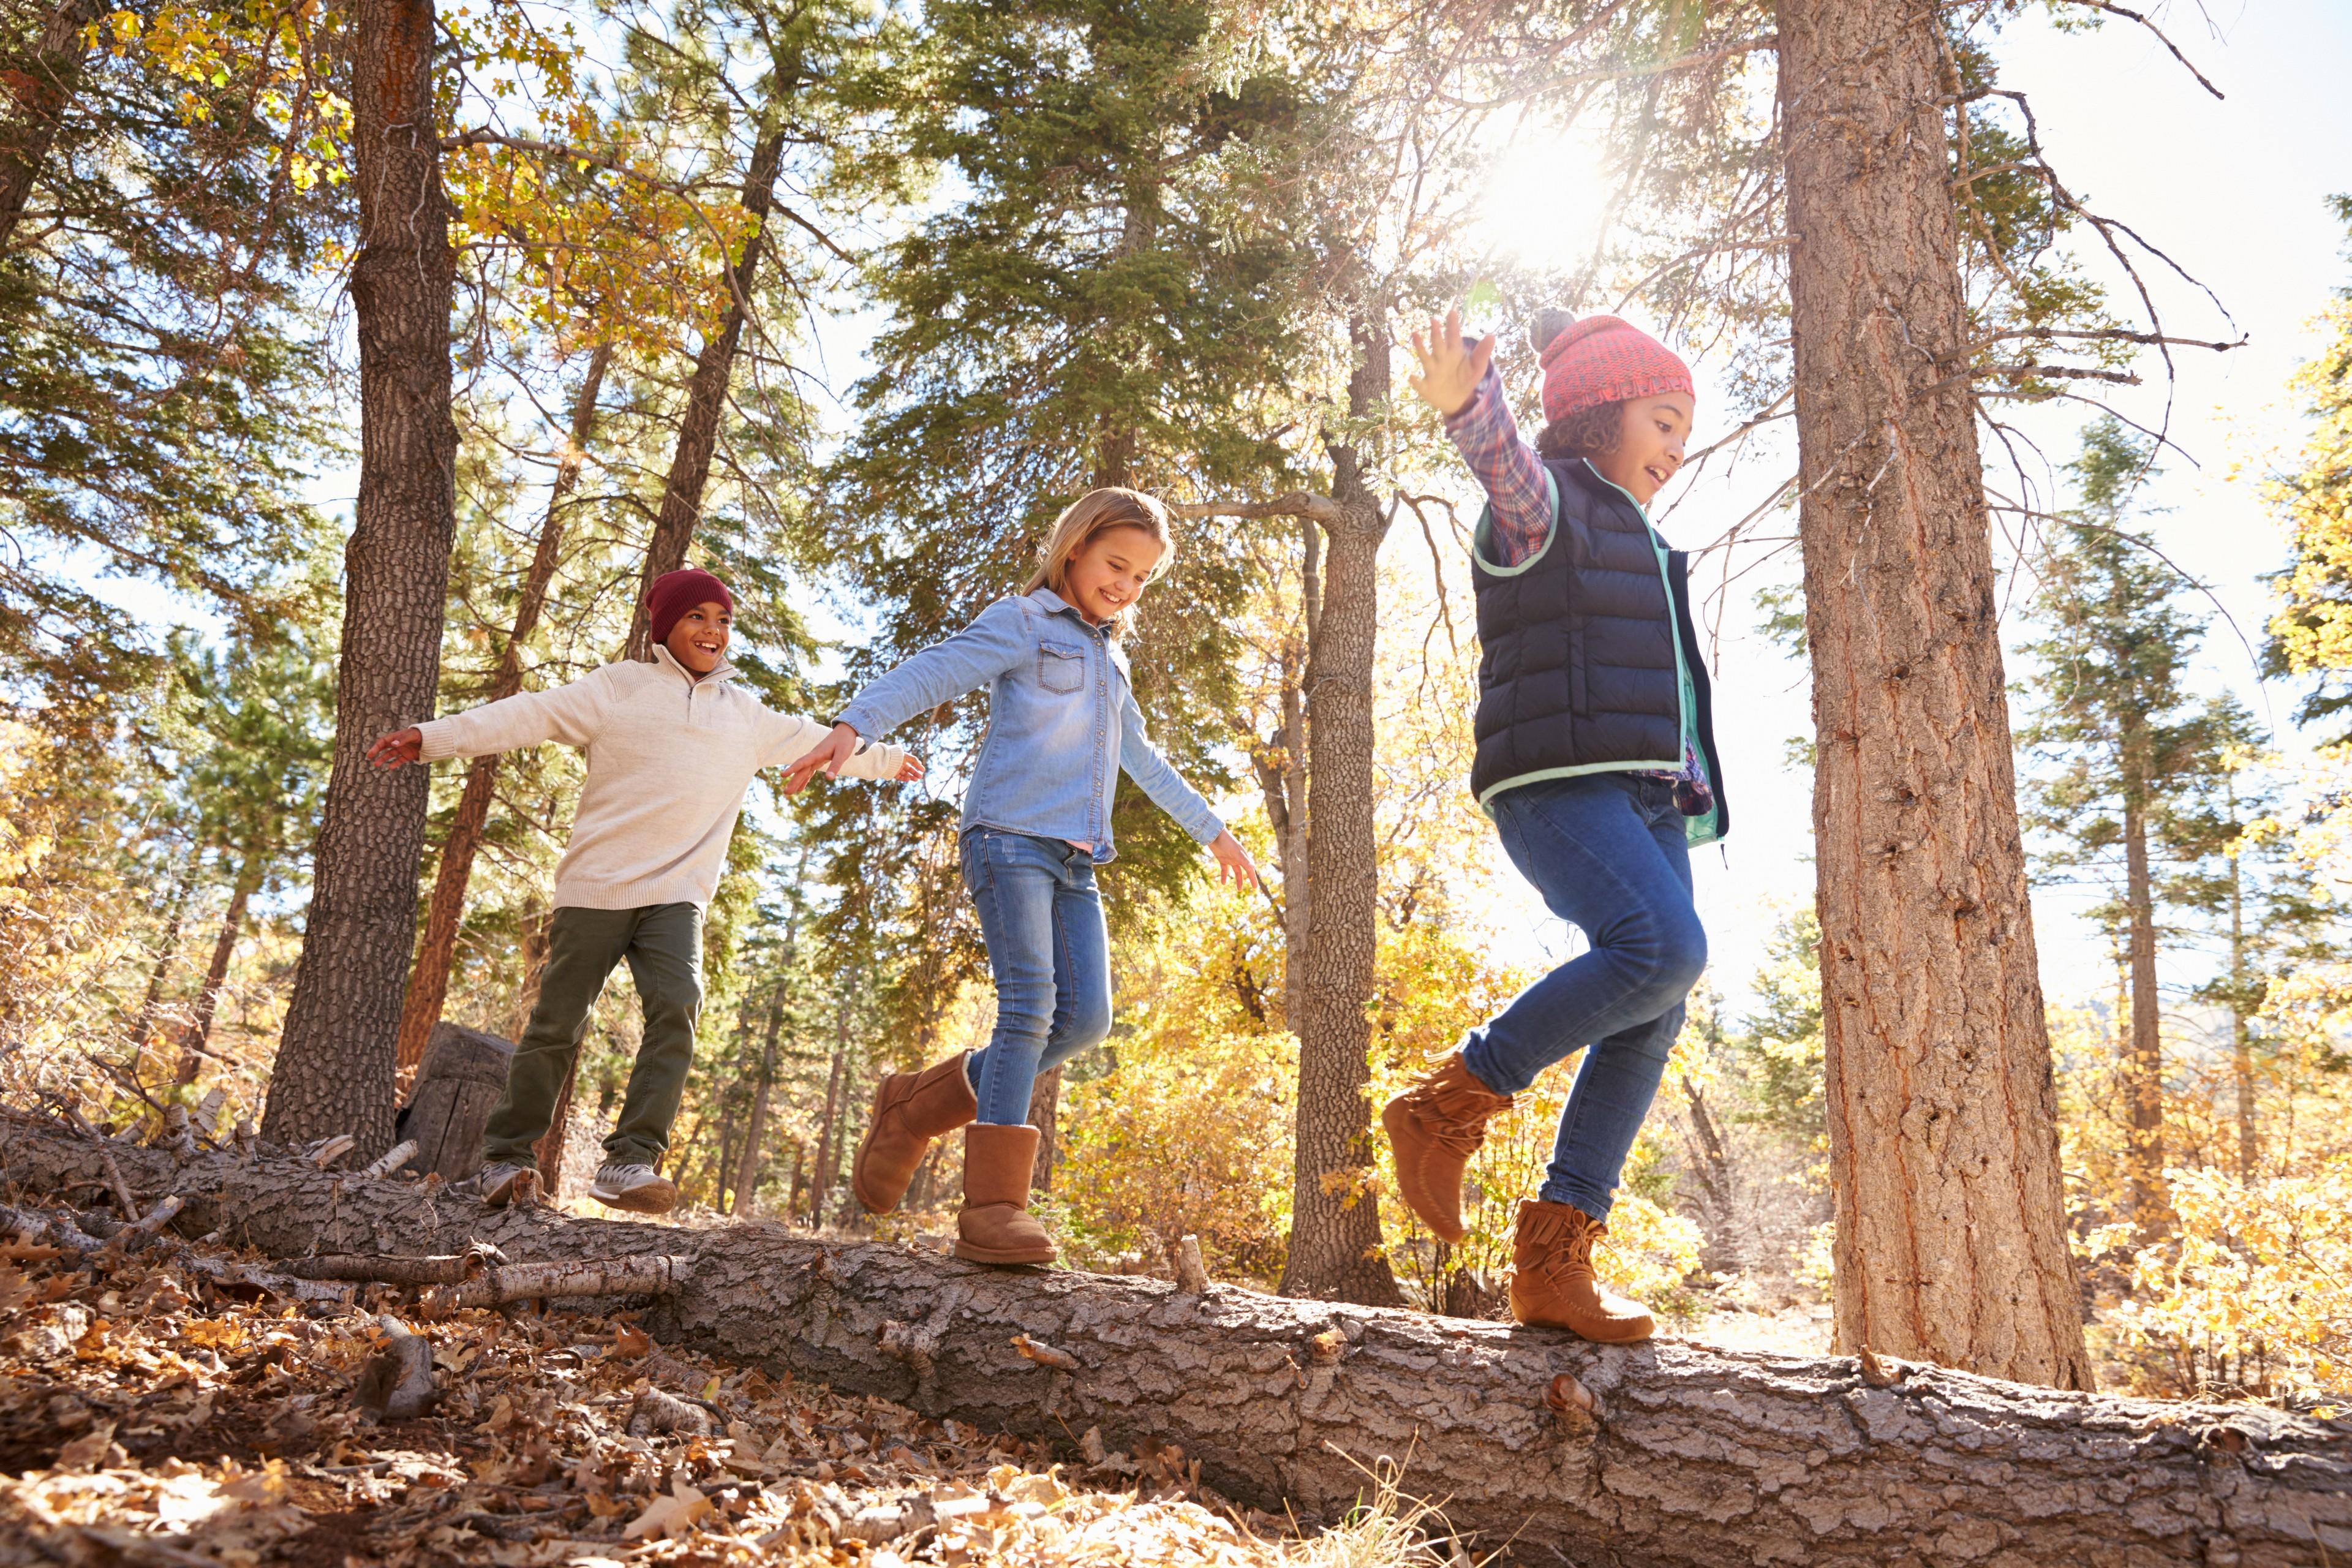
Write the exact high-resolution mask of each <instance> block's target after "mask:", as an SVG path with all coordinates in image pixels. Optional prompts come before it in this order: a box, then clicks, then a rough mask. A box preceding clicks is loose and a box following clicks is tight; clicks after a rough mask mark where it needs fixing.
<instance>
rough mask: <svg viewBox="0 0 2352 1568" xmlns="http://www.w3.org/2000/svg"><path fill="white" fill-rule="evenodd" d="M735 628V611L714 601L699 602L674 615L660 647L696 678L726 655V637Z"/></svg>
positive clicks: (707, 672)
mask: <svg viewBox="0 0 2352 1568" xmlns="http://www.w3.org/2000/svg"><path fill="white" fill-rule="evenodd" d="M734 629H735V614H734V612H733V611H731V610H730V609H729V608H728V607H727V606H726V605H722V604H719V603H718V602H717V601H716V600H713V601H710V602H709V603H707V604H700V605H695V606H694V608H692V609H690V610H688V611H687V612H686V614H684V615H682V616H678V618H677V625H676V626H672V627H670V629H669V636H668V637H667V638H666V639H665V640H664V641H663V643H662V646H663V647H666V648H667V649H669V656H670V657H671V658H674V659H676V660H677V662H678V663H680V664H682V665H684V666H686V668H687V673H688V674H689V675H692V676H693V677H694V678H695V679H698V680H699V679H702V677H704V676H706V675H709V673H710V672H711V671H712V670H714V669H717V668H719V660H720V659H722V658H726V657H727V639H728V637H730V635H731V634H732V633H733V631H734Z"/></svg>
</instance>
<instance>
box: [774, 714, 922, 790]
mask: <svg viewBox="0 0 2352 1568" xmlns="http://www.w3.org/2000/svg"><path fill="white" fill-rule="evenodd" d="M856 754H857V731H856V730H855V729H853V728H852V727H850V726H849V725H847V724H835V726H834V727H833V733H832V734H830V735H827V736H826V737H825V738H824V740H822V741H819V742H817V743H816V750H814V751H813V752H810V753H809V754H808V755H806V756H804V757H803V758H802V759H801V760H800V761H799V762H796V763H793V765H792V766H790V767H788V768H786V769H785V770H784V793H785V794H786V795H798V794H800V793H801V791H803V790H804V789H806V788H808V782H809V780H811V779H813V778H814V777H815V776H816V772H817V770H818V769H819V768H823V769H824V776H825V777H827V778H829V779H837V778H839V777H840V776H841V764H842V763H845V762H847V761H849V759H850V758H852V757H854V756H856ZM907 760H908V762H910V763H911V762H914V761H915V760H914V759H913V758H912V757H909V758H908V759H907ZM915 768H916V772H917V775H918V776H920V773H921V770H922V763H915ZM901 776H904V770H901Z"/></svg>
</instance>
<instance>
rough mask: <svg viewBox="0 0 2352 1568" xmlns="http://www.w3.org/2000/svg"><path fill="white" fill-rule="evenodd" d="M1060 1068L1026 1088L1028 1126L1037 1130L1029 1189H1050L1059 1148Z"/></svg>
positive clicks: (1050, 1190) (1060, 1120)
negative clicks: (1027, 1091) (1035, 1156)
mask: <svg viewBox="0 0 2352 1568" xmlns="http://www.w3.org/2000/svg"><path fill="white" fill-rule="evenodd" d="M1061 1124H1062V1069H1061V1068H1048V1069H1047V1070H1045V1072H1041V1073H1039V1074H1038V1075H1037V1081H1036V1082H1035V1083H1033V1084H1031V1085H1030V1086H1029V1125H1030V1126H1032V1127H1034V1128H1035V1129H1036V1130H1037V1158H1036V1161H1035V1162H1034V1163H1033V1164H1032V1165H1031V1166H1030V1168H1029V1185H1030V1188H1031V1190H1033V1191H1034V1192H1040V1193H1050V1192H1052V1191H1053V1190H1054V1161H1055V1154H1056V1152H1057V1151H1058V1149H1059V1148H1060V1146H1061V1131H1062V1125H1061Z"/></svg>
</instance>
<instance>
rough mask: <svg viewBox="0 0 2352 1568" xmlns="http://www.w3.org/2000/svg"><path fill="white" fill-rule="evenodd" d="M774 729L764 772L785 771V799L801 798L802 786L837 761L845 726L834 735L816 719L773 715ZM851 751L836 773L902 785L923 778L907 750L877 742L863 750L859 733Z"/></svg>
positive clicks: (853, 734)
mask: <svg viewBox="0 0 2352 1568" xmlns="http://www.w3.org/2000/svg"><path fill="white" fill-rule="evenodd" d="M769 723H770V724H771V725H772V731H771V732H770V734H769V736H768V740H767V743H766V745H765V747H764V748H763V754H762V755H761V759H760V765H761V767H762V768H773V767H781V768H783V769H785V770H786V771H785V775H784V777H785V786H784V793H785V794H786V795H798V794H799V793H800V791H801V786H802V785H804V784H807V782H808V778H809V775H810V774H811V773H814V771H815V770H816V769H817V768H818V767H821V766H823V765H824V764H825V763H828V762H832V761H835V755H834V751H833V748H832V742H834V740H835V734H837V733H838V731H840V730H843V729H846V728H847V726H846V725H841V726H835V731H834V732H832V733H828V732H827V730H826V727H825V726H824V725H823V724H820V723H818V722H817V721H815V720H814V719H803V718H802V717H800V716H799V715H798V714H796V713H777V714H773V715H772V717H771V718H770V720H769ZM848 739H849V742H850V748H849V750H848V751H847V752H844V753H842V754H841V755H840V756H839V758H838V761H839V763H840V765H839V767H838V768H837V769H836V772H837V773H839V774H841V775H843V776H846V777H849V778H858V779H890V780H896V781H897V782H898V783H899V784H913V783H914V782H915V781H916V780H918V779H919V778H921V777H922V776H923V763H922V760H921V759H920V758H919V757H917V756H915V755H914V753H912V752H908V751H907V750H906V749H905V748H904V747H900V746H893V745H888V744H886V743H884V742H880V741H876V742H873V743H871V744H869V745H867V746H866V747H864V748H863V749H862V750H861V749H860V748H859V747H858V745H857V738H856V731H851V733H850V735H849V737H848Z"/></svg>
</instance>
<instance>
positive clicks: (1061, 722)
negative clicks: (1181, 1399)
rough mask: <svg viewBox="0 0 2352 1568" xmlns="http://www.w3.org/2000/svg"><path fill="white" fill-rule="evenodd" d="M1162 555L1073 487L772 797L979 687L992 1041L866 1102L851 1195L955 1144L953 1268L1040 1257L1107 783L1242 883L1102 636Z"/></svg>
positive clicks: (974, 880)
mask: <svg viewBox="0 0 2352 1568" xmlns="http://www.w3.org/2000/svg"><path fill="white" fill-rule="evenodd" d="M1175 552H1176V545H1175V540H1174V538H1173V537H1172V536H1171V534H1170V532H1169V529H1168V514H1167V513H1166V511H1165V510H1162V509H1161V507H1160V503H1159V502H1158V501H1156V500H1152V498H1150V496H1147V495H1144V494H1141V493H1140V492H1139V491H1136V490H1130V489H1116V488H1109V489H1096V490H1089V491H1087V493H1086V494H1085V495H1083V496H1080V497H1079V498H1078V499H1077V500H1076V501H1074V502H1072V503H1071V504H1070V506H1069V508H1068V509H1067V510H1065V511H1064V512H1063V513H1062V515H1061V516H1060V517H1059V518H1058V519H1056V520H1055V523H1054V531H1053V533H1052V534H1051V535H1050V536H1049V537H1048V539H1047V540H1046V543H1045V563H1044V564H1043V565H1041V566H1040V567H1039V568H1038V570H1037V573H1036V574H1035V575H1034V577H1032V578H1031V579H1030V580H1029V584H1028V586H1027V588H1026V589H1024V591H1023V592H1022V594H1020V595H1018V596H1015V597H1010V598H1004V599H1000V600H998V601H997V602H996V603H995V604H993V605H990V606H989V607H988V608H987V609H986V610H985V611H983V612H982V614H981V616H980V618H979V619H978V620H976V621H974V622H972V623H971V625H970V626H966V627H965V628H964V629H963V630H961V631H960V632H958V633H956V634H955V636H953V637H949V638H948V639H947V640H946V641H944V642H942V643H940V644H938V645H936V646H935V647H928V648H925V649H924V650H923V651H922V652H920V653H919V654H917V655H915V656H914V657H913V658H909V659H908V660H907V661H906V662H905V663H904V664H901V665H899V666H898V668H896V669H893V670H891V671H890V672H889V673H888V674H887V675H885V676H883V677H882V678H881V679H878V680H876V681H874V682H873V683H872V684H871V685H869V686H867V687H866V689H865V690H863V691H861V692H859V693H858V694H857V697H856V700H854V701H852V702H851V703H850V705H849V706H848V708H846V709H845V710H843V712H842V714H841V717H840V720H839V721H838V722H837V723H836V724H835V726H834V731H833V733H832V735H831V736H830V737H829V738H828V739H827V740H826V741H825V742H824V743H823V744H822V745H820V746H819V747H818V748H817V749H816V750H815V751H814V752H810V753H809V754H808V755H807V756H805V757H803V759H802V760H801V761H800V762H799V763H796V764H795V765H794V766H793V768H792V769H791V770H789V772H788V773H787V775H786V785H785V787H786V789H787V790H788V791H797V790H799V789H800V787H801V786H802V785H803V784H805V783H807V781H808V780H809V778H810V777H811V776H812V775H813V774H814V773H815V772H816V771H817V770H818V769H820V768H823V769H824V770H825V771H826V772H827V773H834V772H836V771H837V770H838V768H839V766H840V764H841V763H843V762H845V761H846V760H848V758H849V757H850V756H851V755H852V754H853V753H855V752H856V749H857V746H858V743H859V738H860V737H861V736H862V737H865V738H866V739H868V740H872V739H875V738H878V737H880V736H883V735H887V734H888V733H889V732H890V731H892V730H895V729H897V728H898V726H899V725H900V724H902V723H904V722H906V721H908V719H911V718H913V717H914V716H915V715H917V714H919V713H926V712H929V711H930V710H932V709H934V708H937V707H938V706H939V705H940V704H941V703H943V702H946V701H949V700H952V699H954V698H957V697H960V696H961V695H962V694H963V693H965V692H967V691H971V690H972V689H975V688H978V687H981V686H986V687H987V688H988V731H987V734H986V736H985V737H984V738H983V739H982V742H981V746H980V756H979V759H978V761H977V762H975V763H973V766H972V774H971V785H970V787H969V788H967V789H966V791H965V793H964V801H963V828H962V850H963V857H962V858H963V879H964V886H965V887H967V888H969V889H971V897H972V902H973V903H974V904H975V905H976V906H978V908H979V911H980V930H981V935H982V938H983V939H984V940H985V941H986V942H987V943H988V961H989V966H990V968H991V969H992V970H993V971H994V972H995V976H996V1028H995V1031H994V1032H993V1033H992V1035H991V1036H990V1037H989V1042H988V1046H987V1047H986V1048H985V1049H983V1050H981V1051H978V1052H963V1051H959V1052H957V1053H956V1054H955V1055H954V1056H952V1057H950V1058H947V1059H946V1060H945V1061H941V1062H937V1063H934V1064H933V1065H932V1066H930V1067H929V1068H926V1069H925V1070H923V1071H922V1072H919V1073H894V1074H892V1075H890V1076H889V1077H887V1078H885V1079H883V1080H882V1083H881V1085H880V1087H879V1088H877V1089H876V1090H875V1091H874V1111H873V1119H872V1121H871V1122H870V1123H869V1124H868V1126H867V1128H866V1141H865V1142H864V1143H863V1144H861V1145H860V1146H859V1148H858V1151H857V1163H856V1170H855V1172H854V1173H853V1176H852V1184H853V1186H854V1187H855V1188H856V1193H857V1199H858V1202H860V1203H862V1204H864V1205H866V1208H867V1210H868V1211H870V1212H872V1213H875V1214H887V1213H889V1212H890V1211H891V1210H893V1209H895V1208H897V1207H898V1201H899V1199H901V1198H902V1197H904V1196H905V1195H906V1192H907V1184H908V1182H910V1181H911V1180H913V1178H914V1174H915V1167H916V1166H917V1165H918V1164H919V1163H921V1161H922V1158H923V1153H924V1152H925V1151H926V1150H927V1149H928V1148H929V1146H930V1142H931V1140H932V1139H934V1138H936V1137H939V1136H940V1135H941V1134H942V1133H946V1132H950V1131H954V1130H955V1129H956V1128H959V1127H962V1128H964V1129H965V1131H964V1156H963V1191H964V1202H963V1209H962V1212H961V1213H960V1214H959V1215H957V1216H956V1233H957V1240H956V1256H957V1257H959V1258H970V1259H972V1260H974V1261H976V1262H981V1263H1050V1262H1052V1261H1053V1260H1054V1243H1053V1241H1052V1239H1051V1238H1050V1237H1047V1236H1046V1234H1045V1227H1044V1226H1041V1225H1039V1224H1038V1223H1037V1221H1036V1219H1035V1218H1034V1217H1033V1216H1032V1215H1030V1213H1029V1177H1030V1173H1031V1170H1032V1169H1033V1168H1034V1165H1035V1163H1036V1158H1037V1137H1038V1133H1037V1129H1036V1128H1034V1127H1032V1126H1030V1125H1029V1124H1028V1118H1029V1091H1030V1088H1031V1085H1032V1084H1033V1083H1034V1081H1035V1079H1036V1077H1037V1075H1038V1074H1039V1073H1040V1072H1042V1071H1044V1070H1045V1069H1046V1068H1054V1067H1058V1066H1060V1065H1061V1064H1062V1063H1063V1062H1065V1061H1067V1060H1068V1059H1069V1058H1072V1057H1074V1056H1076V1055H1077V1054H1078V1053H1079V1052H1080V1051H1083V1050H1085V1049H1086V1048H1087V1047H1088V1046H1091V1045H1094V1044H1096V1043H1097V1042H1098V1041H1100V1040H1101V1039H1102V1038H1103V1037H1104V1036H1106V1035H1108V1033H1109V1032H1110V941H1109V936H1108V931H1106V929H1105V927H1104V925H1103V915H1102V900H1101V899H1100V898H1099V897H1098V896H1097V893H1096V891H1095V868H1096V867H1097V866H1100V865H1103V864H1105V863H1106V862H1108V860H1109V859H1110V858H1111V854H1112V850H1111V841H1110V840H1111V830H1110V808H1111V797H1112V793H1113V791H1114V790H1116V789H1117V787H1118V775H1119V773H1120V770H1122V769H1124V770H1125V771H1126V773H1127V775H1128V776H1129V778H1131V779H1133V780H1134V781H1135V782H1136V783H1137V784H1139V785H1141V786H1142V788H1143V792H1144V793H1145V794H1146V795H1150V797H1151V798H1152V800H1153V801H1154V802H1156V803H1157V804H1158V805H1159V806H1160V809H1161V810H1162V811H1165V812H1166V813H1168V815H1169V816H1171V817H1173V818H1175V819H1176V822H1177V824H1178V825H1179V826H1181V827H1182V828H1183V829H1184V830H1185V831H1186V832H1187V833H1190V834H1191V835H1192V837H1194V838H1196V839H1198V840H1199V841H1200V842H1201V843H1202V844H1204V845H1206V846H1208V848H1209V852H1210V853H1211V854H1212V855H1213V856H1215V857H1216V859H1217V866H1218V874H1219V876H1220V878H1221V879H1230V880H1233V881H1235V882H1240V881H1243V880H1244V879H1246V880H1247V881H1249V882H1251V883H1253V884H1254V883H1255V881H1256V880H1257V867H1256V866H1255V864H1254V863H1252V861H1251V859H1250V858H1249V852H1248V851H1247V850H1245V849H1244V848H1243V847H1241V845H1240V843H1239V842H1238V841H1237V840H1236V839H1235V838H1234V836H1233V834H1232V833H1231V832H1230V831H1229V830H1228V829H1227V828H1226V827H1225V826H1224V824H1223V823H1222V822H1220V821H1219V820H1218V819H1217V814H1216V813H1215V812H1214V811H1213V810H1211V809H1210V806H1209V803H1208V802H1207V801H1205V800H1202V798H1201V796H1200V795H1199V794H1197V793H1196V792H1195V791H1194V790H1193V789H1192V786H1191V785H1190V784H1186V783H1185V782H1184V781H1183V780H1182V779H1181V778H1179V777H1178V776H1177V774H1176V770H1175V769H1173V768H1171V767H1170V766H1169V765H1168V762H1167V759H1166V758H1164V757H1162V756H1161V755H1160V752H1159V751H1158V750H1157V749H1156V748H1155V747H1154V746H1153V745H1152V744H1151V739H1150V736H1149V735H1147V734H1146V733H1145V732H1144V729H1143V713H1142V710H1140V709H1139V708H1138V707H1137V706H1136V703H1135V694H1134V692H1133V690H1132V689H1130V687H1129V679H1128V666H1127V656H1126V654H1125V653H1123V652H1122V651H1121V650H1120V648H1119V639H1120V637H1122V636H1123V635H1124V634H1125V633H1126V632H1127V631H1128V629H1129V626H1131V625H1132V624H1133V621H1134V616H1135V605H1136V602H1137V601H1138V600H1139V598H1141V597H1142V595H1143V590H1144V588H1145V587H1146V586H1147V585H1148V584H1150V582H1151V580H1152V579H1153V578H1154V577H1156V576H1158V575H1159V574H1160V573H1161V572H1162V571H1164V570H1166V569H1167V566H1168V564H1169V563H1170V561H1171V560H1172V559H1173V558H1174V556H1175Z"/></svg>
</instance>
